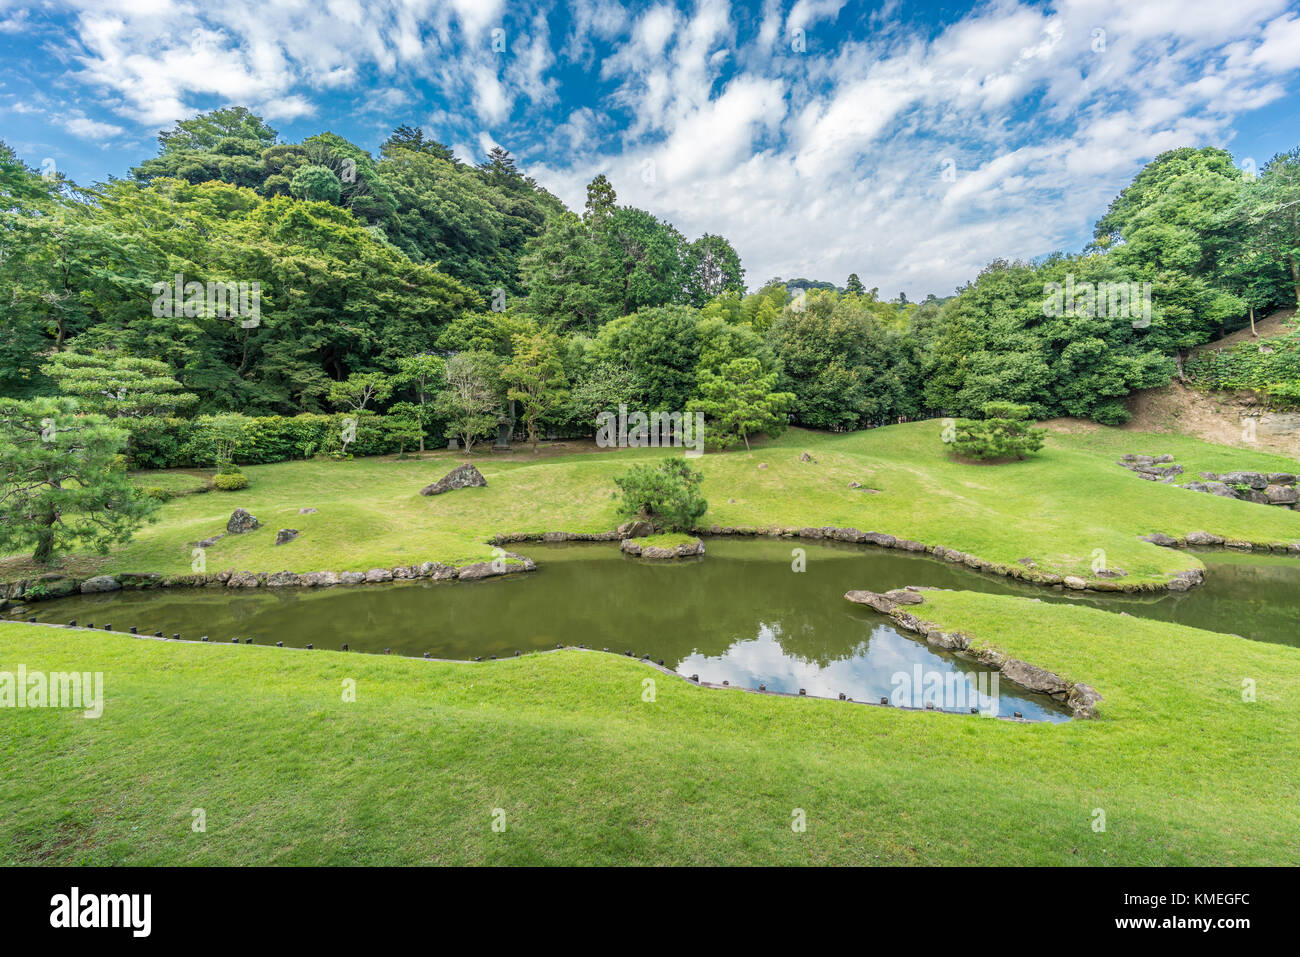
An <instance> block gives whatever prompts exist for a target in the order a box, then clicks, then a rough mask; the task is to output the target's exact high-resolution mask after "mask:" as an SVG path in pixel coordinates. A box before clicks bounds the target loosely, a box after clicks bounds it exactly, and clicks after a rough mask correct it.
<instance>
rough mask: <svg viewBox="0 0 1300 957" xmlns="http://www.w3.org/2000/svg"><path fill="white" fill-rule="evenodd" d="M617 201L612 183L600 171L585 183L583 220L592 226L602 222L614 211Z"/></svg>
mask: <svg viewBox="0 0 1300 957" xmlns="http://www.w3.org/2000/svg"><path fill="white" fill-rule="evenodd" d="M617 202H618V194H617V193H615V192H614V185H613V184H612V183H611V182H610V181H609V179H608V178H606V176H605V174H604V173H601V174H600V175H599V176H597V177H596V178H595V179H593V180H592V181H591V182H590V183H588V184H587V205H586V206H585V207H583V211H582V219H583V221H584V222H586V223H588V224H590V225H593V226H598V225H600V224H603V223H604V222H605V221H606V220H608V219H609V217H610V215H611V214H612V213H613V212H614V205H615V203H617Z"/></svg>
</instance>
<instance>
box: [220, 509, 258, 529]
mask: <svg viewBox="0 0 1300 957" xmlns="http://www.w3.org/2000/svg"><path fill="white" fill-rule="evenodd" d="M257 527H258V521H257V517H256V516H255V515H252V514H250V513H249V512H248V511H246V510H245V509H242V508H237V509H235V510H234V511H233V512H231V513H230V521H228V522H226V531H227V532H229V533H230V534H231V535H242V534H244V532H251V531H252V530H253V529H255V528H257Z"/></svg>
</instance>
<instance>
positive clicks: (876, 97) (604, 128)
mask: <svg viewBox="0 0 1300 957" xmlns="http://www.w3.org/2000/svg"><path fill="white" fill-rule="evenodd" d="M55 9H58V10H63V11H70V15H71V27H70V30H69V36H68V38H67V40H66V43H65V45H64V47H62V48H61V50H60V54H61V56H62V57H63V58H64V60H65V62H67V63H68V64H69V65H70V67H71V74H70V75H69V76H67V77H63V78H62V80H63V81H65V82H69V83H76V82H80V83H81V84H83V85H85V86H86V87H88V88H89V89H90V90H92V91H94V93H95V94H96V95H97V96H98V97H99V101H100V103H101V104H102V109H103V110H105V111H107V112H108V113H109V114H110V115H109V116H107V117H105V116H104V115H103V114H102V113H101V114H99V115H98V117H97V118H91V117H90V116H87V115H86V114H85V113H73V112H66V111H65V113H64V115H63V119H61V120H59V121H58V122H59V124H60V125H62V126H63V127H64V128H65V129H67V130H69V131H70V132H73V133H74V135H78V136H85V137H88V138H91V139H94V138H101V139H102V138H104V137H107V136H114V135H118V134H120V133H121V132H122V131H123V128H124V127H123V125H127V126H129V125H130V124H136V125H137V129H136V131H137V132H138V131H139V124H145V125H148V126H152V127H154V128H157V127H164V126H168V125H170V124H172V123H174V122H175V121H176V120H177V119H178V118H181V117H184V116H188V115H191V114H193V113H194V112H196V111H197V110H198V109H199V108H201V107H206V106H210V105H211V104H212V102H214V101H218V102H226V103H241V104H245V105H248V106H250V107H252V108H253V109H255V110H259V111H261V112H262V113H264V114H265V115H266V116H267V117H268V118H270V119H286V120H293V119H299V118H303V117H313V118H315V117H323V118H324V119H333V118H334V117H333V114H332V113H331V114H326V113H324V112H323V106H322V104H323V102H324V101H325V100H326V99H327V98H331V97H333V98H337V97H339V96H340V95H346V94H347V93H348V91H354V92H355V99H356V107H355V111H356V112H358V113H365V114H366V117H367V122H377V118H376V117H375V116H374V114H375V111H376V109H380V108H383V107H390V108H392V109H404V108H405V107H406V106H407V105H408V104H412V105H414V106H418V108H419V109H420V110H421V112H422V113H423V115H425V116H428V117H430V118H431V119H433V120H434V121H436V122H438V123H442V124H445V125H446V126H447V127H448V130H447V135H448V136H450V137H452V138H455V140H456V142H457V144H458V145H457V150H458V151H459V152H460V153H461V155H462V156H465V157H466V158H471V159H472V158H473V157H472V156H470V155H468V154H470V153H472V152H475V148H477V151H483V150H485V149H487V148H488V147H489V146H491V145H494V144H495V143H496V138H495V137H494V135H493V134H490V133H488V132H486V131H487V130H492V131H493V133H494V134H495V136H496V137H500V138H501V139H503V140H507V141H508V142H507V145H508V146H509V147H510V148H511V149H512V150H514V151H515V152H517V153H518V154H520V156H521V158H522V160H523V164H524V166H525V167H526V168H527V170H528V172H529V173H530V174H532V175H534V176H535V177H536V178H537V179H538V180H539V181H540V182H541V183H542V184H543V185H545V186H547V187H548V188H549V189H551V190H552V191H553V192H555V193H557V195H559V196H560V197H561V198H562V199H564V200H565V201H566V202H568V203H569V204H570V205H571V206H573V207H574V208H580V207H581V205H582V202H583V198H584V189H585V184H586V183H587V181H588V180H589V179H590V178H591V177H592V176H594V175H595V174H596V173H598V172H605V173H607V174H608V175H609V176H610V178H611V180H612V181H613V183H614V185H615V187H616V189H617V190H618V192H619V196H620V200H621V201H622V202H628V203H634V204H636V205H639V206H642V207H644V208H647V209H650V210H652V211H653V212H655V213H656V214H657V215H659V216H661V217H663V218H666V219H669V220H671V221H673V222H674V223H676V224H677V225H678V226H679V227H680V228H682V229H683V231H684V232H687V233H688V234H690V235H699V234H700V233H703V232H712V233H722V234H723V235H726V236H728V237H729V238H731V239H732V241H733V242H734V243H735V245H736V246H737V248H738V250H739V252H740V253H741V256H742V258H743V259H744V261H745V264H746V266H747V269H748V273H749V279H750V281H751V283H754V284H757V283H759V282H762V281H763V280H765V279H767V278H769V277H771V276H774V275H778V274H779V275H783V276H786V277H791V276H795V275H804V276H811V277H815V278H824V279H831V280H835V281H838V282H842V281H843V279H844V277H846V276H847V275H848V274H849V273H850V272H857V273H858V274H859V275H861V276H862V277H863V279H864V280H865V281H867V282H868V285H879V286H881V288H882V290H883V291H884V292H886V294H889V295H892V294H894V292H896V291H897V290H898V289H906V290H907V291H908V293H909V295H913V296H915V295H920V294H924V293H925V292H930V291H933V292H936V293H940V294H944V293H947V292H950V291H951V290H952V288H953V287H955V286H956V285H958V284H959V283H960V282H963V281H965V280H966V279H969V278H970V277H972V276H973V275H974V274H975V273H976V272H977V271H978V270H979V269H980V268H982V267H983V266H984V265H985V264H986V263H987V261H988V260H989V259H990V258H992V257H994V256H1007V257H1015V256H1020V257H1030V256H1036V255H1040V254H1043V253H1045V252H1049V251H1051V250H1053V249H1057V248H1074V247H1077V245H1078V244H1079V242H1080V238H1081V237H1084V236H1086V235H1087V233H1088V231H1089V227H1090V224H1091V221H1092V220H1093V219H1095V218H1096V217H1097V216H1098V215H1099V214H1100V212H1101V211H1102V210H1104V208H1105V205H1106V203H1107V202H1108V200H1109V199H1110V198H1111V197H1112V196H1113V195H1114V194H1115V192H1116V191H1117V190H1118V189H1119V188H1121V187H1122V186H1123V185H1124V184H1125V183H1126V182H1127V180H1128V178H1129V177H1131V176H1132V174H1133V172H1134V171H1135V170H1136V169H1137V168H1138V167H1139V166H1140V165H1141V164H1142V163H1143V162H1146V161H1148V160H1149V159H1151V158H1152V157H1153V156H1154V155H1155V154H1156V153H1158V152H1160V151H1161V150H1164V149H1168V148H1172V147H1175V146H1182V145H1204V144H1210V143H1213V144H1221V145H1222V144H1228V143H1230V142H1231V139H1232V136H1233V128H1234V124H1235V123H1236V122H1237V121H1238V120H1239V118H1240V117H1241V116H1242V115H1243V114H1245V113H1247V112H1249V111H1251V110H1255V109H1259V108H1260V107H1262V106H1267V105H1268V104H1271V103H1276V102H1277V101H1279V100H1280V99H1281V98H1283V97H1284V96H1286V95H1287V93H1288V91H1290V92H1292V93H1294V81H1295V76H1296V71H1297V70H1300V15H1297V13H1296V12H1295V11H1294V9H1292V7H1291V5H1290V4H1289V2H1288V0H1235V2H1234V3H1231V4H1229V3H1224V2H1223V0H1177V2H1174V0H1167V2H1149V3H1140V4H1139V3H1132V2H1128V0H1057V2H1055V3H1052V4H1042V3H1034V2H1029V0H991V2H988V3H983V4H980V5H978V6H975V7H973V8H972V10H971V11H969V12H967V13H965V14H964V15H961V16H957V17H955V18H952V17H950V18H948V19H946V20H945V21H943V23H942V24H933V23H932V24H920V25H917V26H912V25H911V24H912V22H913V18H912V17H911V16H910V15H909V16H907V17H899V16H898V15H897V12H895V13H894V15H893V16H891V11H898V10H906V7H904V6H897V7H896V6H895V5H894V4H893V3H892V0H891V3H887V4H885V5H883V6H881V7H879V8H877V9H875V10H874V11H872V12H871V13H870V14H869V15H866V14H864V13H862V12H861V11H857V10H855V9H854V8H853V7H851V6H849V5H847V4H845V3H844V2H842V0H755V2H753V3H750V4H748V5H747V6H746V7H745V8H743V9H742V8H741V6H740V4H739V3H738V2H737V3H735V4H733V3H729V2H728V0H676V2H670V0H657V2H652V3H648V4H646V5H638V6H635V7H634V6H631V5H625V4H621V3H617V2H614V0H571V2H567V3H564V4H560V3H559V2H558V0H539V2H537V3H534V4H530V5H523V4H506V3H505V2H504V0H369V2H362V0H332V2H330V3H322V4H308V3H283V4H273V3H266V2H262V0H224V2H223V3H221V4H210V5H208V4H203V5H198V4H194V3H192V2H190V0H51V2H50V3H48V4H46V5H45V6H43V7H42V11H47V10H55ZM24 15H25V14H24V11H23V10H20V9H19V8H18V6H17V4H15V3H13V2H11V0H0V30H3V29H8V28H9V26H8V25H10V24H15V23H18V22H19V21H20V20H21V18H22V17H23V16H24ZM41 15H42V16H44V15H45V13H44V12H42V14H41ZM33 16H35V14H33ZM796 30H798V31H803V32H804V33H806V43H803V44H800V43H792V33H793V32H794V31H796ZM493 31H499V32H497V33H494V32H493ZM499 41H504V45H505V49H504V50H502V49H501V45H502V44H501V42H499ZM575 76H576V77H578V79H575ZM389 90H391V91H396V92H393V93H391V94H390V93H385V92H384V91H389ZM408 91H409V98H408ZM420 98H424V102H422V103H421V102H419V99H420ZM335 102H337V99H335ZM50 112H51V114H53V113H55V112H56V111H54V110H53V109H51V111H50ZM92 112H94V111H92ZM401 119H402V117H393V120H394V121H395V122H399V121H401ZM469 144H472V145H469Z"/></svg>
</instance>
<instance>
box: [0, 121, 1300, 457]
mask: <svg viewBox="0 0 1300 957" xmlns="http://www.w3.org/2000/svg"><path fill="white" fill-rule="evenodd" d="M1298 262H1300V150H1293V151H1292V152H1290V153H1286V154H1282V155H1279V156H1277V157H1275V158H1274V159H1273V160H1272V161H1271V162H1270V163H1269V164H1268V165H1267V166H1266V167H1265V168H1264V169H1263V170H1262V171H1261V172H1260V173H1259V175H1258V176H1248V175H1244V174H1243V172H1242V171H1241V170H1240V169H1238V168H1237V167H1236V166H1235V165H1234V163H1233V159H1232V157H1231V155H1230V154H1228V153H1227V152H1225V151H1223V150H1220V149H1214V148H1203V149H1192V148H1184V149H1178V150H1173V151H1171V152H1168V153H1165V154H1162V155H1161V156H1159V157H1157V158H1156V159H1155V160H1154V161H1152V162H1151V163H1150V164H1149V165H1148V166H1147V167H1146V168H1144V169H1143V170H1142V171H1141V172H1140V173H1139V174H1138V175H1137V177H1136V178H1135V179H1134V181H1133V182H1132V184H1131V185H1129V186H1128V187H1127V188H1126V189H1124V190H1123V191H1122V192H1121V193H1120V195H1119V196H1118V197H1116V199H1115V200H1114V201H1113V202H1112V203H1111V205H1110V208H1109V209H1108V210H1107V211H1106V212H1105V214H1104V215H1103V216H1102V217H1101V219H1100V220H1099V222H1098V223H1097V226H1096V231H1095V236H1094V239H1093V241H1092V243H1091V244H1090V245H1089V246H1088V248H1086V249H1085V250H1083V251H1081V252H1078V253H1073V254H1065V253H1058V254H1054V255H1052V256H1049V257H1047V258H1045V259H1043V260H1041V261H1035V262H1032V263H1026V262H1007V261H1002V260H998V261H995V262H993V263H991V264H990V265H989V266H988V267H987V268H986V269H985V270H984V271H983V272H982V273H980V275H979V276H978V277H976V278H974V279H973V280H972V281H971V282H970V283H968V284H967V285H965V286H963V287H962V288H961V289H959V290H957V291H956V294H955V295H952V296H949V297H945V298H937V297H936V296H934V295H931V296H929V297H928V298H926V299H925V300H923V301H922V302H919V303H917V302H910V301H908V299H907V297H906V296H905V295H903V294H899V295H898V297H897V298H895V299H890V300H883V299H882V298H881V297H880V295H879V290H878V288H870V289H869V288H867V284H866V283H864V282H863V280H862V279H861V278H860V277H859V275H858V274H857V273H854V274H853V275H851V276H849V277H848V278H847V281H846V282H845V285H844V286H843V287H839V286H836V285H834V284H832V283H830V282H826V281H811V280H805V279H792V280H782V279H779V278H773V279H771V280H769V281H767V282H765V283H763V284H762V285H761V286H758V287H757V288H756V289H755V291H753V292H749V291H748V288H749V286H747V283H746V278H745V271H744V269H743V267H742V264H741V261H740V258H739V256H738V255H737V253H736V250H735V249H734V247H733V246H732V244H731V243H730V242H729V241H728V240H727V239H726V238H724V237H722V236H719V235H711V234H705V235H703V236H700V237H698V238H695V239H690V238H688V237H686V236H684V235H683V234H682V233H681V232H680V231H679V230H678V229H676V228H675V227H674V226H673V225H672V224H671V223H668V222H665V221H663V220H661V219H659V218H658V217H656V216H655V215H654V214H653V213H652V212H649V211H646V210H641V209H636V208H634V207H631V206H626V205H620V204H619V202H618V197H617V193H616V191H615V184H613V183H610V182H609V181H608V180H607V179H606V178H605V177H604V176H603V175H602V176H598V177H597V178H596V179H595V180H593V181H592V183H591V184H590V185H589V186H588V188H587V199H586V204H585V207H584V208H583V209H582V210H581V211H580V212H575V211H571V210H568V209H566V208H565V207H564V205H563V204H562V203H561V202H560V201H559V200H558V199H557V198H556V197H554V196H553V195H551V194H550V193H548V192H547V191H546V190H545V189H544V188H543V187H542V186H541V185H540V184H538V183H537V182H535V181H534V180H533V179H532V178H530V177H529V176H527V175H526V174H525V173H524V172H523V171H521V170H520V169H519V168H517V166H516V163H515V161H514V159H513V158H512V157H511V155H510V154H509V152H507V151H506V150H504V149H500V148H498V149H494V150H493V151H492V152H491V153H490V154H489V155H488V156H487V157H485V158H484V159H483V161H482V162H481V163H478V164H474V163H470V162H466V161H465V160H464V159H463V158H460V157H457V156H455V155H453V153H452V151H451V150H450V149H449V148H448V147H446V146H445V145H443V144H442V143H439V142H437V141H436V140H434V139H431V138H428V137H427V135H426V134H425V132H424V131H422V130H419V129H414V128H412V127H409V126H402V127H399V128H398V129H396V130H395V131H394V132H393V134H392V135H391V136H390V137H389V138H388V139H387V140H386V141H385V142H384V143H383V145H382V146H381V147H380V149H379V152H378V155H377V156H373V155H371V154H370V153H369V152H367V151H366V150H364V149H362V148H360V147H358V146H356V145H355V144H353V143H350V142H348V141H347V140H345V139H343V138H342V137H339V136H337V135H335V134H333V133H321V134H318V135H315V136H312V137H309V138H307V139H305V140H304V141H303V142H301V143H285V142H282V141H281V140H280V137H279V135H278V133H277V132H276V131H275V130H274V129H272V128H271V127H270V126H268V125H267V124H266V123H265V122H264V121H263V120H261V119H260V118H259V117H257V116H255V115H254V114H252V113H250V112H249V111H247V110H245V109H242V108H227V109H221V110H216V111H214V112H210V113H206V114H202V115H200V116H197V117H195V118H193V119H189V120H184V121H182V122H180V123H178V124H177V125H176V126H175V127H174V128H173V129H171V130H168V131H165V132H163V133H161V134H160V135H159V137H158V151H157V155H155V156H153V157H151V158H149V159H146V160H144V161H143V162H142V163H141V164H140V165H139V166H138V167H136V168H135V169H133V170H132V171H131V173H130V176H129V178H126V179H112V180H110V181H109V182H107V183H100V184H96V185H93V186H80V185H78V184H75V183H73V182H70V181H68V180H66V179H63V178H61V177H59V176H42V175H41V174H39V173H38V172H37V171H36V170H34V169H32V168H30V167H29V166H27V165H26V164H25V163H24V162H23V161H22V159H21V158H20V157H18V156H17V155H15V153H14V152H13V151H12V150H10V149H9V148H8V147H6V146H4V145H3V144H0V317H2V327H3V331H4V335H3V337H0V396H3V397H7V398H11V399H30V398H33V397H41V396H71V397H74V398H75V399H76V401H77V402H78V403H79V407H80V408H81V409H82V410H83V411H87V412H96V413H101V414H104V415H107V416H108V417H110V418H112V419H114V420H115V421H116V423H117V424H118V425H121V426H124V427H125V428H126V430H127V432H129V433H130V435H131V443H130V455H131V458H132V461H133V464H136V465H152V466H159V465H175V464H195V463H197V462H199V461H201V460H202V459H203V457H204V456H203V453H201V452H200V451H199V449H200V447H204V448H206V447H210V446H211V440H210V433H211V427H210V426H211V424H212V423H213V422H214V421H215V420H222V421H225V422H228V421H229V419H230V414H232V413H234V414H237V416H236V417H237V418H239V419H240V420H241V421H242V417H245V416H246V417H249V419H248V420H247V421H248V423H261V425H260V426H259V428H260V429H261V431H260V432H258V429H257V428H253V427H252V426H251V425H249V426H248V428H246V430H245V432H244V433H241V434H243V436H244V437H243V438H239V439H238V440H237V441H236V445H237V446H238V447H239V449H240V452H238V453H237V454H238V455H242V457H243V458H244V459H245V460H248V461H258V460H262V461H264V460H272V459H275V458H282V457H292V456H295V455H296V456H302V455H309V454H314V453H316V452H321V451H332V452H336V453H343V454H346V453H348V452H349V450H350V451H353V452H365V451H396V450H398V449H406V448H411V447H414V446H416V445H419V446H421V447H423V445H424V444H425V443H426V442H429V441H434V442H442V441H445V440H446V438H447V437H449V436H458V437H460V440H461V442H462V443H463V444H465V445H470V444H472V443H473V442H474V441H476V440H478V439H481V438H484V437H487V436H491V435H495V434H496V433H497V430H498V427H499V426H500V424H501V423H503V422H507V423H509V424H510V426H511V427H512V428H513V429H517V430H519V431H521V432H526V433H527V434H528V435H529V436H530V437H531V438H532V439H533V440H534V441H536V439H537V438H538V436H539V435H547V434H558V435H583V434H585V435H590V434H591V433H592V432H593V431H594V422H595V417H596V415H597V413H599V412H600V411H602V410H606V409H616V408H617V407H618V406H619V405H620V404H625V405H627V406H628V407H629V408H632V409H639V410H643V411H646V412H651V411H656V410H664V411H682V410H688V409H698V410H701V411H704V412H705V413H706V415H707V416H708V419H709V423H710V426H709V427H710V430H711V438H712V439H713V440H714V441H716V443H717V444H719V445H723V446H725V445H727V444H730V443H732V442H735V441H739V440H747V438H748V436H750V435H752V434H756V433H759V432H775V431H779V429H780V428H782V427H783V426H784V425H785V424H787V423H794V424H797V425H801V426H807V427H812V428H818V429H833V430H848V429H858V428H864V427H871V426H876V425H881V424H885V423H888V422H893V421H898V420H900V419H903V418H916V417H921V416H927V415H935V414H943V415H971V414H975V413H976V412H977V411H978V410H979V409H981V408H982V407H983V406H984V404H985V403H988V402H991V401H1010V402H1015V403H1021V404H1024V405H1027V406H1028V407H1029V408H1030V410H1031V411H1032V414H1033V415H1034V416H1035V417H1038V418H1045V417H1051V416H1057V415H1071V416H1086V417H1091V418H1093V419H1095V420H1097V421H1100V422H1104V423H1111V424H1114V423H1120V422H1123V421H1124V420H1125V419H1126V417H1127V412H1126V410H1125V406H1124V401H1123V400H1124V398H1125V397H1126V396H1127V395H1128V394H1129V393H1131V392H1132V391H1133V390H1135V389H1142V388H1149V387H1153V386H1158V385H1161V384H1164V383H1166V382H1168V381H1169V380H1170V379H1171V378H1172V377H1174V376H1177V375H1184V374H1186V372H1187V370H1186V369H1185V359H1186V356H1187V355H1188V350H1190V349H1191V348H1192V347H1195V346H1197V345H1199V344H1201V343H1204V342H1206V341H1208V340H1210V339H1212V338H1215V337H1217V336H1219V335H1221V334H1222V333H1223V332H1224V331H1226V330H1229V329H1233V328H1238V327H1240V326H1242V325H1244V324H1245V323H1247V322H1249V321H1252V320H1253V318H1254V317H1255V316H1258V315H1261V314H1264V313H1266V312H1268V311H1269V310H1272V309H1273V308H1276V307H1278V306H1286V305H1294V304H1295V303H1296V302H1297V301H1300V268H1298V265H1297V264H1298ZM869 267H870V264H866V263H864V264H863V272H864V273H866V274H869ZM1291 338H1293V337H1291ZM1295 346H1296V344H1295V343H1294V342H1292V341H1291V340H1290V338H1288V339H1286V341H1283V342H1278V343H1276V344H1275V345H1274V346H1273V347H1271V348H1270V349H1269V350H1268V351H1267V352H1266V353H1264V358H1262V359H1257V358H1255V357H1252V358H1251V360H1250V369H1249V373H1250V376H1249V381H1250V387H1252V388H1256V389H1258V390H1259V391H1261V392H1263V393H1266V394H1268V395H1270V396H1273V397H1274V398H1276V399H1277V400H1278V401H1287V400H1288V399H1291V400H1294V399H1295V397H1296V396H1297V394H1300V393H1297V391H1296V389H1295V388H1294V380H1295V378H1296V368H1295V367H1296V366H1297V362H1296V355H1297V350H1296V348H1295ZM1256 352H1257V353H1258V350H1256ZM1197 368H1200V367H1199V366H1197V367H1193V368H1192V370H1191V371H1192V372H1195V371H1196V370H1197ZM1243 375H1244V373H1243ZM1225 381H1226V380H1225ZM1234 381H1235V380H1234ZM1242 381H1245V380H1244V379H1243V380H1242ZM1289 383H1290V384H1289ZM339 414H350V415H359V416H362V417H364V418H365V420H366V422H367V424H368V430H363V435H362V436H361V437H360V438H353V439H352V440H334V439H331V438H330V435H331V434H332V433H333V431H334V428H333V425H334V423H333V420H332V418H331V416H337V415H339ZM200 432H203V433H204V434H209V440H208V442H207V445H203V443H198V442H197V439H196V436H197V435H198V434H199V433H200ZM257 435H261V438H260V439H257V438H255V437H254V438H249V437H248V436H257ZM349 441H354V442H355V443H356V444H352V445H349ZM196 443H197V444H196ZM259 443H260V444H259Z"/></svg>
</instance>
